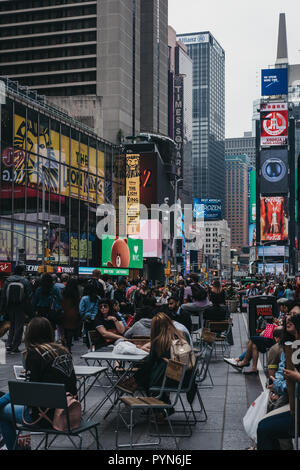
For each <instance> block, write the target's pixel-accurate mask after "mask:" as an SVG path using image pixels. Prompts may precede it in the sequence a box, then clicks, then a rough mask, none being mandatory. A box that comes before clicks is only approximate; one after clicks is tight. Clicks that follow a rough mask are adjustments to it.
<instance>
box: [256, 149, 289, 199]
mask: <svg viewBox="0 0 300 470" xmlns="http://www.w3.org/2000/svg"><path fill="white" fill-rule="evenodd" d="M260 169H261V193H262V194H280V193H287V192H288V189H289V188H288V150H287V149H286V150H285V149H282V150H281V149H273V150H262V151H261V153H260Z"/></svg>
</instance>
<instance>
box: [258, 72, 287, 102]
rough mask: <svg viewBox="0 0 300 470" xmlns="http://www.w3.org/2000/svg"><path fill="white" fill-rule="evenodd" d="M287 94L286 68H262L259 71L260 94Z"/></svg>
mask: <svg viewBox="0 0 300 470" xmlns="http://www.w3.org/2000/svg"><path fill="white" fill-rule="evenodd" d="M287 94H288V69H287V68H284V69H263V70H262V71H261V96H275V95H287Z"/></svg>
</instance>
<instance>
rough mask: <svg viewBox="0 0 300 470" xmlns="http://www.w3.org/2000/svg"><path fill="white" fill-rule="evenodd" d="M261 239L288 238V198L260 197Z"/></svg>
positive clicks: (280, 239) (281, 239)
mask: <svg viewBox="0 0 300 470" xmlns="http://www.w3.org/2000/svg"><path fill="white" fill-rule="evenodd" d="M260 239H261V241H268V240H270V241H286V240H288V198H287V197H283V196H277V197H261V198H260Z"/></svg>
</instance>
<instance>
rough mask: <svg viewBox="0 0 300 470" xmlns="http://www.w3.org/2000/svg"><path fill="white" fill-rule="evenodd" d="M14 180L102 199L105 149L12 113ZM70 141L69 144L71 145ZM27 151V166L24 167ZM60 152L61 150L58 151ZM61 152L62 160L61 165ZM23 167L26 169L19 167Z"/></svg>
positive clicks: (60, 192) (86, 198)
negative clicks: (89, 144) (91, 145)
mask: <svg viewBox="0 0 300 470" xmlns="http://www.w3.org/2000/svg"><path fill="white" fill-rule="evenodd" d="M14 126H15V136H14V160H15V169H16V170H17V171H16V175H15V183H16V184H25V182H26V173H27V182H28V185H29V186H32V187H36V186H37V185H38V184H39V186H40V187H42V185H43V180H44V181H45V186H46V189H47V191H49V190H50V191H51V192H54V193H57V194H61V195H63V196H71V197H75V198H80V199H83V200H85V201H89V202H92V203H94V204H96V203H97V204H103V203H104V153H103V152H100V151H97V149H95V148H93V147H88V145H86V144H83V143H80V142H79V141H78V140H75V139H70V138H69V137H68V136H65V135H63V134H61V136H60V134H59V133H58V132H56V131H54V130H51V131H50V130H49V129H47V128H45V127H43V128H41V129H40V135H39V138H38V126H37V123H36V122H34V121H31V120H28V121H27V128H26V119H25V118H24V117H21V116H19V115H17V114H15V116H14ZM70 143H71V145H70ZM26 151H27V152H30V153H27V155H28V158H27V167H26V158H25V155H26ZM60 152H61V153H60ZM60 156H61V163H62V165H60ZM97 160H98V161H97ZM25 167H26V170H27V171H26V172H25V171H22V170H24V169H25Z"/></svg>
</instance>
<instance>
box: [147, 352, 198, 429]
mask: <svg viewBox="0 0 300 470" xmlns="http://www.w3.org/2000/svg"><path fill="white" fill-rule="evenodd" d="M202 362H203V357H202V355H201V354H197V355H196V361H195V365H194V368H193V370H192V371H191V374H190V380H189V382H188V384H187V385H186V386H185V387H184V386H183V387H182V388H181V391H180V394H179V401H180V404H181V406H182V410H176V411H175V414H184V415H185V420H182V419H181V420H179V419H177V420H172V423H174V424H177V425H184V426H185V427H186V426H188V428H189V433H184V434H178V433H176V437H190V436H191V435H192V430H191V428H190V426H191V425H195V424H196V423H204V422H205V421H207V414H206V411H205V408H204V404H203V401H202V398H201V395H200V392H199V388H198V380H197V377H198V376H199V374H200V372H199V367H200V368H201V370H202V368H203V366H202ZM201 374H202V372H201ZM195 386H196V387H195ZM194 387H195V389H194V390H195V395H196V396H197V398H198V402H199V404H200V410H197V411H195V410H194V407H193V402H191V403H189V402H188V405H187V406H188V407H189V410H187V409H186V406H185V404H184V401H183V400H182V396H181V395H182V394H189V393H190V392H191V391H192V389H193V388H194ZM159 390H160V387H151V388H150V390H149V391H150V392H157V391H159ZM176 391H177V389H175V388H174V387H166V388H165V392H167V393H174V392H175V393H176ZM202 412H204V416H205V418H204V419H200V418H199V417H198V418H197V415H196V413H197V414H198V415H201V413H202ZM190 415H192V417H193V419H192V420H191V421H190V419H189V416H190ZM161 436H163V437H169V436H170V434H161Z"/></svg>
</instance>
